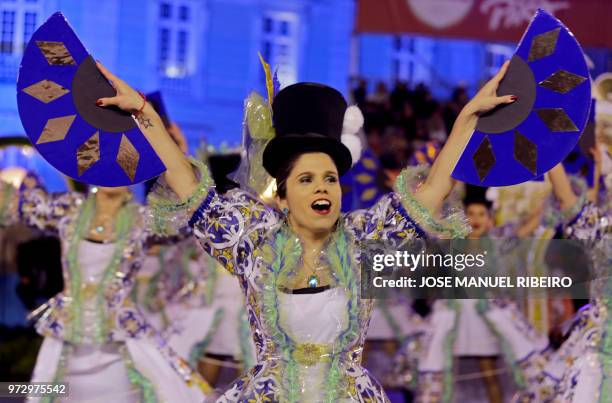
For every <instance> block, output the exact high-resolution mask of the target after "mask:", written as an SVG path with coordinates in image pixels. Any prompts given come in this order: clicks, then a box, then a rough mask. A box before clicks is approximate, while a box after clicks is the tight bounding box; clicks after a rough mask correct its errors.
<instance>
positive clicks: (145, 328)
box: [0, 187, 209, 402]
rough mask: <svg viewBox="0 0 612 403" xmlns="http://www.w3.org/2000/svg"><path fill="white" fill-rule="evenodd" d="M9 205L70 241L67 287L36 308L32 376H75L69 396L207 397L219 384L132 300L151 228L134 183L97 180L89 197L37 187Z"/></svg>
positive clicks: (14, 213)
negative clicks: (101, 184)
mask: <svg viewBox="0 0 612 403" xmlns="http://www.w3.org/2000/svg"><path fill="white" fill-rule="evenodd" d="M0 204H1V205H2V207H3V214H2V216H3V217H8V218H9V220H15V219H17V218H18V217H22V218H23V219H24V220H25V222H26V223H27V224H29V225H31V226H34V227H37V228H39V229H41V230H52V231H56V232H57V233H58V234H59V237H60V239H61V242H62V262H63V270H64V283H65V289H64V291H62V292H61V293H60V294H58V295H57V296H55V297H53V298H52V299H50V300H49V301H48V302H47V303H46V304H44V305H43V306H42V307H40V308H38V309H37V310H36V311H35V312H34V313H33V314H32V317H35V318H37V321H36V329H37V331H38V332H39V333H40V334H41V335H42V336H44V341H43V344H42V347H41V349H40V352H39V354H38V358H37V362H36V366H35V368H34V373H33V376H32V382H68V383H69V384H70V392H69V393H70V395H69V397H67V398H66V399H64V400H62V401H68V402H87V401H90V400H91V399H106V400H109V401H113V402H138V401H145V402H151V401H161V402H177V401H181V402H200V401H201V400H202V399H203V398H204V393H203V390H209V387H208V386H207V385H206V384H205V382H204V381H203V380H202V379H201V378H200V377H199V376H198V375H197V374H196V373H194V372H193V371H192V370H191V369H190V368H189V366H188V365H187V364H186V363H185V362H184V361H183V360H181V359H180V358H179V357H178V356H176V354H175V353H174V352H173V351H172V350H171V349H170V348H169V347H168V345H167V343H166V341H165V340H164V339H163V338H162V337H161V336H160V335H159V334H158V332H157V331H156V330H155V329H154V328H153V327H152V326H151V325H150V324H149V323H147V321H146V320H145V319H144V317H143V316H142V314H141V313H140V311H139V310H138V309H137V308H136V306H135V305H134V304H133V302H132V301H131V300H130V297H129V295H130V289H131V286H132V284H133V276H134V274H135V273H136V271H137V270H138V269H139V267H140V263H141V259H142V257H143V253H142V244H143V242H144V241H145V239H146V238H147V234H148V233H147V230H146V227H145V223H144V218H145V217H146V214H145V211H144V208H143V207H142V206H139V205H137V204H136V203H134V202H132V201H131V193H130V192H129V190H128V188H127V187H118V188H94V189H93V190H92V191H91V192H90V194H89V196H88V197H86V196H84V195H82V194H79V193H64V194H59V195H47V194H46V193H44V192H43V191H41V190H39V189H33V190H30V191H23V192H18V193H15V194H13V195H7V196H5V197H3V198H2V203H0ZM6 212H9V214H7V213H6ZM3 224H7V222H4V223H3ZM30 401H32V402H35V401H39V398H30Z"/></svg>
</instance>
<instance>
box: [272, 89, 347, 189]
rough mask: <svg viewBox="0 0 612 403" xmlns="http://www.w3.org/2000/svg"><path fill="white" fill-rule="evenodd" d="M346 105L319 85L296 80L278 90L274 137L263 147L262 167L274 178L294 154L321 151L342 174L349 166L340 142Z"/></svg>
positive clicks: (275, 105) (335, 92) (273, 105)
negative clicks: (332, 161)
mask: <svg viewBox="0 0 612 403" xmlns="http://www.w3.org/2000/svg"><path fill="white" fill-rule="evenodd" d="M346 109H347V104H346V101H345V100H344V97H343V96H342V94H340V93H339V92H338V91H337V90H335V89H333V88H331V87H328V86H326V85H322V84H316V83H298V84H293V85H290V86H289V87H286V88H285V89H283V90H282V91H280V92H279V93H278V94H277V95H276V96H275V97H274V101H273V103H272V113H273V120H274V128H275V130H276V137H274V138H273V139H272V140H271V141H270V142H269V143H268V145H267V146H266V149H265V150H264V154H263V166H264V168H265V169H266V171H268V173H269V174H270V175H271V176H272V177H274V178H276V176H277V174H278V169H279V168H280V166H281V165H282V163H283V162H284V161H286V160H287V159H288V158H291V157H293V156H295V155H297V154H302V153H307V152H324V153H326V154H328V155H329V156H330V157H331V158H332V159H333V160H334V162H335V163H336V167H337V168H338V173H339V174H340V175H343V174H344V173H346V171H348V170H349V169H350V167H351V163H352V158H351V153H350V151H349V149H348V148H347V147H346V146H345V145H344V144H342V142H341V136H342V125H343V122H344V113H345V112H346Z"/></svg>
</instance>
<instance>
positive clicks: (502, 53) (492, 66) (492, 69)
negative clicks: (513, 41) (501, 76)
mask: <svg viewBox="0 0 612 403" xmlns="http://www.w3.org/2000/svg"><path fill="white" fill-rule="evenodd" d="M485 52H486V53H485V69H486V71H487V73H488V75H489V76H491V77H493V76H494V75H495V74H497V71H498V70H499V68H500V67H501V66H502V64H504V62H505V61H506V60H509V59H510V58H511V57H512V55H513V54H514V48H513V47H512V46H507V45H498V44H488V45H487V46H486V50H485Z"/></svg>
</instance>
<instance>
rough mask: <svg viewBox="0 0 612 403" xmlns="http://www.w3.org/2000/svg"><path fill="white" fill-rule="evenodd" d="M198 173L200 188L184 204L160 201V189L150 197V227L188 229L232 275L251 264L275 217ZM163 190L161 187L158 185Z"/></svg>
mask: <svg viewBox="0 0 612 403" xmlns="http://www.w3.org/2000/svg"><path fill="white" fill-rule="evenodd" d="M192 162H193V163H194V165H195V166H196V168H197V169H198V170H199V178H200V184H199V186H198V188H197V189H196V190H195V191H194V193H193V194H192V195H191V196H190V197H189V198H188V199H187V201H186V202H184V203H179V202H177V198H176V196H172V197H168V196H166V197H161V195H162V194H163V193H162V192H160V190H159V189H156V190H154V192H155V193H154V194H153V195H152V196H150V197H149V203H150V205H151V208H150V211H151V214H152V215H153V217H152V220H151V221H152V223H153V225H154V226H155V227H156V228H157V229H158V230H163V229H164V228H165V227H168V226H170V227H171V228H173V229H174V230H176V229H178V228H181V227H184V226H188V227H191V228H192V229H193V234H194V235H195V236H196V238H198V241H199V242H200V244H201V245H202V246H203V247H204V249H205V250H206V251H207V252H208V253H209V254H210V255H211V256H212V257H214V258H215V259H216V260H217V261H219V263H221V264H222V265H223V266H224V267H225V268H226V269H227V270H229V271H230V272H232V273H234V274H241V273H242V272H243V269H244V267H246V266H247V265H249V264H252V259H254V256H253V251H254V249H255V248H256V247H257V245H258V244H259V243H260V242H261V241H262V240H263V238H264V237H265V234H266V233H267V232H268V231H269V230H270V228H272V227H273V226H274V225H275V224H277V223H278V221H279V216H278V213H277V212H276V211H275V210H274V209H272V208H270V207H269V206H267V205H266V204H264V203H263V202H261V201H260V200H259V199H258V198H257V197H255V196H254V195H252V194H250V193H248V192H245V191H242V190H239V189H234V190H231V191H229V192H227V193H226V194H220V193H219V192H217V190H216V189H215V187H214V186H212V179H211V178H210V174H209V173H208V169H206V167H205V166H204V165H203V164H200V163H198V162H195V161H192ZM161 185H162V187H163V183H162V184H161Z"/></svg>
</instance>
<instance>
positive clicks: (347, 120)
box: [342, 105, 363, 135]
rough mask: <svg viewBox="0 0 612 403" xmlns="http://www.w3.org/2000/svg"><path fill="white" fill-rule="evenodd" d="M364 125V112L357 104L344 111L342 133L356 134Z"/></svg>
mask: <svg viewBox="0 0 612 403" xmlns="http://www.w3.org/2000/svg"><path fill="white" fill-rule="evenodd" d="M362 127H363V114H362V113H361V110H360V109H359V108H358V107H357V106H356V105H351V106H349V107H348V108H346V112H344V121H343V122H342V134H343V135H344V134H356V133H357V132H358V131H359V130H360V129H361V128H362Z"/></svg>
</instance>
